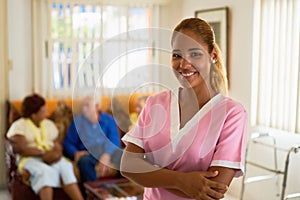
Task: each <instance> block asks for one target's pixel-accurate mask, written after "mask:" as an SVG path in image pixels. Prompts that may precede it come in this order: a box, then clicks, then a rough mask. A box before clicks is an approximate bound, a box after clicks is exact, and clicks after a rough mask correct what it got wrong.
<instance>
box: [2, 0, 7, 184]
mask: <svg viewBox="0 0 300 200" xmlns="http://www.w3.org/2000/svg"><path fill="white" fill-rule="evenodd" d="M0 30H1V34H0V80H1V83H0V108H1V109H0V135H1V137H0V147H1V148H0V188H2V187H4V186H5V185H6V178H5V177H6V173H5V160H4V148H3V146H4V139H3V138H4V134H5V123H6V121H5V100H7V97H8V83H7V67H8V58H7V0H0Z"/></svg>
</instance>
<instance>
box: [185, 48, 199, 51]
mask: <svg viewBox="0 0 300 200" xmlns="http://www.w3.org/2000/svg"><path fill="white" fill-rule="evenodd" d="M195 50H200V51H202V50H203V49H201V48H191V49H189V50H188V51H195Z"/></svg>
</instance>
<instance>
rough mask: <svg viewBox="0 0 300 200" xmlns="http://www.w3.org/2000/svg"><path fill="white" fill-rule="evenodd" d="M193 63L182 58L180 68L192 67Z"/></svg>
mask: <svg viewBox="0 0 300 200" xmlns="http://www.w3.org/2000/svg"><path fill="white" fill-rule="evenodd" d="M191 65H192V64H191V63H190V61H189V60H187V59H186V58H182V59H181V61H180V68H187V67H191Z"/></svg>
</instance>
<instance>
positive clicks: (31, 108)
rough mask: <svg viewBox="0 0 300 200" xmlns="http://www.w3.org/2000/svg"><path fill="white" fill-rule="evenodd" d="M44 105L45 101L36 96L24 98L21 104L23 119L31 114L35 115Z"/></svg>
mask: <svg viewBox="0 0 300 200" xmlns="http://www.w3.org/2000/svg"><path fill="white" fill-rule="evenodd" d="M45 104H46V101H45V99H44V98H43V97H42V96H40V95H38V94H32V95H30V96H27V97H25V99H24V100H23V103H22V114H23V117H25V118H28V117H30V116H31V115H32V114H34V113H37V112H38V111H39V110H40V108H41V107H42V106H44V105H45Z"/></svg>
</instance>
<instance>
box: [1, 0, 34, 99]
mask: <svg viewBox="0 0 300 200" xmlns="http://www.w3.org/2000/svg"><path fill="white" fill-rule="evenodd" d="M7 7H8V16H9V17H8V33H9V38H8V40H9V42H8V50H9V51H8V57H9V59H10V60H12V64H13V65H12V69H11V70H10V71H9V99H10V100H14V99H23V98H24V97H25V96H26V95H28V94H29V93H31V92H32V85H33V84H32V82H33V80H32V77H33V73H32V72H33V69H32V63H33V62H32V27H31V0H22V1H20V0H9V1H7Z"/></svg>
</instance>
